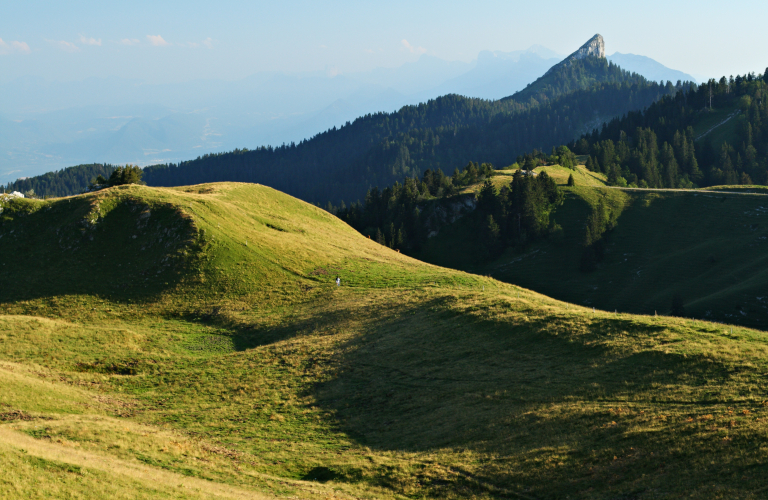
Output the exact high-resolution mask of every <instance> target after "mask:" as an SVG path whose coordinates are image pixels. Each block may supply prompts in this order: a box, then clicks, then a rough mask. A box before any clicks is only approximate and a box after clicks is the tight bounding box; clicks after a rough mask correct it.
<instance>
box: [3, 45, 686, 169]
mask: <svg viewBox="0 0 768 500" xmlns="http://www.w3.org/2000/svg"><path fill="white" fill-rule="evenodd" d="M617 58H618V59H617ZM561 60H562V56H561V55H559V54H557V53H555V52H553V51H551V50H549V49H547V48H546V47H542V46H540V45H534V46H532V47H530V48H529V49H527V50H520V51H514V52H488V51H484V52H481V53H480V54H479V55H478V58H477V59H476V60H475V61H473V62H472V63H463V62H449V61H444V60H442V59H439V58H436V57H432V56H428V55H423V56H421V58H420V59H419V60H418V61H416V62H413V63H408V64H405V65H402V66H400V67H398V68H379V69H376V70H373V71H368V72H362V73H353V74H342V75H335V76H334V75H331V74H328V73H323V72H314V73H305V74H297V75H284V74H275V73H258V74H255V75H253V76H251V77H248V78H245V79H243V80H240V81H235V82H226V81H220V80H196V81H190V82H186V83H181V84H174V85H148V84H145V83H144V82H142V81H140V80H126V79H118V78H103V79H102V78H90V79H86V80H84V81H81V82H66V83H56V82H47V81H44V80H42V79H37V78H24V79H19V80H15V81H12V82H9V83H6V84H3V85H0V93H2V95H4V96H8V97H9V98H8V99H3V100H2V101H0V153H2V154H0V182H2V183H7V182H8V181H12V180H14V179H16V178H19V177H24V176H31V175H36V174H40V173H42V172H46V171H50V170H55V169H60V168H63V167H66V166H69V165H74V164H80V163H92V162H104V163H115V164H124V163H134V164H138V165H142V166H144V165H151V164H157V163H168V162H179V161H182V160H188V159H191V158H195V157H197V156H200V155H203V154H206V153H210V152H215V151H226V150H232V149H235V148H242V147H248V148H254V147H257V146H260V145H266V144H272V145H279V144H282V143H290V142H292V141H296V142H298V141H301V140H302V139H304V138H308V137H311V136H313V135H315V134H317V133H318V132H320V131H323V130H327V129H328V128H331V127H333V126H340V125H343V124H344V123H346V122H347V121H353V120H354V119H355V118H357V117H359V116H363V115H366V114H368V113H375V112H379V111H393V110H396V109H399V108H401V107H402V106H404V105H409V104H417V103H419V102H426V101H427V100H429V99H433V98H435V97H438V96H440V95H446V94H452V93H453V94H459V95H464V96H469V97H479V98H483V99H500V98H502V97H504V96H508V95H511V94H513V93H514V92H516V91H519V90H521V89H523V88H525V87H526V85H528V84H529V83H531V82H532V81H534V80H535V79H536V78H538V77H539V76H541V75H542V74H543V73H545V72H546V71H547V70H548V69H549V68H550V67H552V66H553V65H555V64H556V63H558V62H559V61H561ZM609 60H611V61H613V62H615V63H617V64H619V65H620V66H622V67H623V68H625V69H627V70H629V71H634V72H637V73H639V74H642V75H644V76H647V77H648V78H649V79H651V80H654V81H659V80H661V79H669V80H672V81H673V82H674V81H676V80H677V79H680V78H682V79H689V80H692V77H690V76H689V75H684V74H683V73H680V72H678V71H675V70H670V69H668V68H665V67H664V66H662V65H660V64H659V63H656V62H655V61H653V60H652V59H648V58H644V57H642V56H633V55H623V54H614V55H613V56H610V57H609ZM619 60H621V62H618V61H619ZM646 73H647V74H646ZM680 75H684V77H681V76H680Z"/></svg>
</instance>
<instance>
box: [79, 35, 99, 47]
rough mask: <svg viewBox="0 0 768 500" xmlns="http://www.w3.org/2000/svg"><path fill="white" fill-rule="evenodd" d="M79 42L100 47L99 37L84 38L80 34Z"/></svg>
mask: <svg viewBox="0 0 768 500" xmlns="http://www.w3.org/2000/svg"><path fill="white" fill-rule="evenodd" d="M80 43H82V44H83V45H98V46H99V47H101V38H99V39H98V40H96V39H95V38H86V37H85V36H84V35H80Z"/></svg>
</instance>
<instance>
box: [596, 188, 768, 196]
mask: <svg viewBox="0 0 768 500" xmlns="http://www.w3.org/2000/svg"><path fill="white" fill-rule="evenodd" d="M600 187H604V188H607V189H619V190H621V191H639V192H662V193H695V194H700V195H703V196H706V195H708V194H736V195H739V196H768V193H746V192H745V193H741V192H739V191H710V190H708V189H707V190H705V189H672V188H630V187H620V186H600Z"/></svg>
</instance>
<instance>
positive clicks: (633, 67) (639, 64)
mask: <svg viewBox="0 0 768 500" xmlns="http://www.w3.org/2000/svg"><path fill="white" fill-rule="evenodd" d="M608 60H609V61H611V62H612V63H613V64H615V65H617V66H621V67H622V68H624V69H626V70H627V71H632V72H634V73H637V74H638V75H643V76H644V77H646V78H647V79H649V80H651V81H653V82H660V81H662V80H663V81H670V82H672V83H676V82H677V81H678V80H680V81H683V82H685V81H688V82H696V79H695V78H694V77H692V76H691V75H689V74H688V73H683V72H682V71H677V70H675V69H670V68H667V67H666V66H664V65H663V64H661V63H659V62H656V61H654V60H653V59H651V58H650V57H645V56H637V55H635V54H621V53H619V52H616V53H615V54H613V55H610V56H608Z"/></svg>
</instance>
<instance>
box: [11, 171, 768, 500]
mask: <svg viewBox="0 0 768 500" xmlns="http://www.w3.org/2000/svg"><path fill="white" fill-rule="evenodd" d="M97 202H98V206H99V207H102V216H101V217H100V218H98V217H97V223H96V224H95V225H94V228H93V229H92V228H91V226H90V225H89V226H88V227H86V226H85V225H84V224H83V223H82V222H80V221H82V220H86V219H87V220H89V221H92V220H94V218H93V214H94V213H95V212H94V210H95V209H94V207H95V206H96V205H97ZM104 207H106V208H104ZM146 213H149V214H150V215H142V214H146ZM2 216H3V217H4V220H3V222H2V225H0V234H1V235H2V237H1V238H0V257H1V258H2V261H3V262H4V263H9V265H7V266H5V269H4V270H3V273H4V274H3V283H21V282H23V281H24V280H25V279H26V280H27V282H26V283H24V284H23V285H20V286H19V288H18V291H15V290H13V289H11V290H8V289H7V288H6V287H3V290H2V292H0V307H1V308H2V311H3V314H2V315H0V381H2V387H3V390H2V391H0V461H1V462H2V467H3V470H4V474H3V475H2V476H0V496H2V497H4V498H29V497H35V496H37V497H46V496H47V497H52V496H53V497H63V496H70V497H74V498H100V497H104V496H115V497H118V498H119V497H120V495H122V496H125V497H131V498H135V497H139V498H141V497H148V498H149V497H152V498H157V497H161V498H164V497H167V498H182V497H183V498H189V497H192V498H194V497H214V496H218V497H224V498H229V497H233V498H239V497H243V496H249V495H250V497H254V496H257V495H262V496H277V497H301V498H425V497H426V498H498V497H503V498H509V497H512V498H561V497H564V496H570V497H571V498H617V497H631V498H667V497H674V496H680V495H682V494H686V495H694V496H697V497H700V498H733V497H739V498H759V497H760V496H761V495H762V494H764V493H761V492H765V491H766V490H764V488H765V483H764V477H765V476H766V473H768V468H766V465H765V463H766V461H765V458H766V453H768V439H767V438H768V423H767V422H766V419H768V407H766V400H767V399H768V397H767V396H766V394H765V391H764V388H763V381H764V378H765V375H766V373H768V344H766V338H765V335H764V334H763V333H761V332H757V331H753V330H748V329H745V328H741V327H736V328H734V329H733V332H731V330H730V328H724V327H722V326H721V325H716V324H711V323H704V322H700V321H699V322H696V323H695V324H694V323H692V322H691V321H686V320H680V319H673V318H666V317H658V318H654V317H647V316H635V315H628V314H613V313H608V312H603V311H595V312H593V311H592V309H591V308H584V307H579V306H574V305H569V304H565V303H562V302H558V301H556V300H553V299H550V298H548V297H546V296H543V295H539V294H536V293H534V292H531V291H528V290H525V289H521V288H518V287H516V286H513V285H509V284H505V283H502V282H499V281H496V280H493V279H490V278H484V277H481V276H475V275H469V274H466V273H462V272H459V271H452V270H448V269H443V268H438V267H435V266H431V265H428V264H424V263H421V262H418V261H416V260H413V259H410V258H407V257H405V256H402V255H400V254H398V253H396V252H393V251H391V250H388V249H386V248H384V247H381V246H379V245H377V244H375V243H373V242H371V241H370V240H368V239H365V238H363V237H361V236H360V235H358V234H357V233H355V232H354V231H353V230H352V229H351V228H349V227H347V226H346V225H344V224H343V223H341V222H340V221H338V220H336V219H335V218H333V217H332V216H330V215H329V214H327V213H325V212H323V211H321V210H319V209H317V208H315V207H312V206H310V205H308V204H305V203H302V202H300V201H298V200H295V199H293V198H290V197H288V196H286V195H283V194H281V193H278V192H276V191H274V190H271V189H269V188H265V187H262V186H254V185H239V184H216V185H206V186H195V187H191V188H179V189H157V188H146V187H137V186H132V187H127V188H122V189H111V190H109V191H106V192H101V193H97V194H91V195H86V196H81V197H76V198H71V199H63V200H51V201H45V202H43V201H39V202H38V201H33V202H29V201H27V202H22V203H20V204H19V205H18V206H14V208H13V209H9V208H6V210H5V211H4V212H3V214H2ZM89 224H92V223H90V222H89ZM81 228H85V230H81ZM172 228H173V229H172ZM57 231H58V234H57ZM133 236H136V238H134V237H133ZM91 238H92V239H91ZM160 238H163V240H162V241H160ZM246 241H247V245H246ZM142 249H143V250H142ZM18 252H28V254H29V255H33V256H34V259H35V260H34V262H35V263H36V265H39V266H47V267H45V272H44V271H39V270H36V269H34V267H35V266H33V265H32V263H31V262H32V261H31V259H27V260H24V258H23V257H20V256H17V255H16V254H17V253H18ZM14 259H15V260H14ZM166 263H169V265H167V266H165V265H164V264H166ZM64 265H70V266H74V267H75V269H74V270H65V269H59V267H58V266H64ZM115 266H117V269H118V270H119V271H115V269H114V268H115ZM148 270H149V272H147V271H148ZM59 273H60V274H59ZM336 275H339V276H341V278H342V284H343V285H344V286H342V287H338V288H337V287H336V286H335V285H334V284H333V282H332V279H333V278H334V277H335V276H336Z"/></svg>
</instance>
